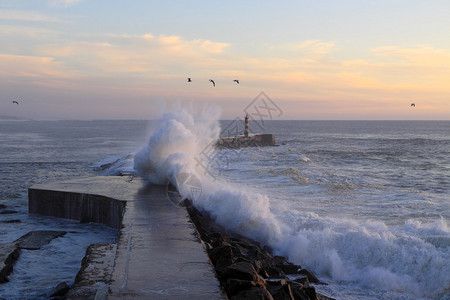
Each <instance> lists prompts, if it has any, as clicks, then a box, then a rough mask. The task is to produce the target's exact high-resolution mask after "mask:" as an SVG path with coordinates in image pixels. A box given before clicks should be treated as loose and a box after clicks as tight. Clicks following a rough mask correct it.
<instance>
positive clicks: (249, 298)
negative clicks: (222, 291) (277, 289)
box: [230, 287, 274, 300]
mask: <svg viewBox="0 0 450 300" xmlns="http://www.w3.org/2000/svg"><path fill="white" fill-rule="evenodd" d="M253 299H255V300H256V299H258V300H274V299H273V297H272V295H271V294H270V293H269V291H268V290H267V289H265V288H263V287H252V288H249V289H247V290H244V291H242V292H240V293H239V294H237V295H235V296H232V297H231V298H230V300H253Z"/></svg>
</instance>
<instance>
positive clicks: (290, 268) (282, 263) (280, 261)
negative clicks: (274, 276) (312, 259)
mask: <svg viewBox="0 0 450 300" xmlns="http://www.w3.org/2000/svg"><path fill="white" fill-rule="evenodd" d="M273 261H274V263H275V265H276V266H277V267H278V268H280V269H281V271H283V272H284V273H285V274H296V273H297V271H298V270H299V269H301V267H300V266H298V265H294V264H292V263H290V262H288V261H287V260H286V258H285V257H283V256H274V257H273Z"/></svg>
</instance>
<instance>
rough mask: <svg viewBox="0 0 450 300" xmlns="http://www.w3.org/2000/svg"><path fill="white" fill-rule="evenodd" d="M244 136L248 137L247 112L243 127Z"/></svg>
mask: <svg viewBox="0 0 450 300" xmlns="http://www.w3.org/2000/svg"><path fill="white" fill-rule="evenodd" d="M244 136H245V137H248V114H246V115H245V129H244Z"/></svg>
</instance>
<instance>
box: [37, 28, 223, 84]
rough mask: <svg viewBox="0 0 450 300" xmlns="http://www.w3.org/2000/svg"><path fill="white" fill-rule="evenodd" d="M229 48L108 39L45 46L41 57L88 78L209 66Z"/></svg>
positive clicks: (175, 39)
mask: <svg viewBox="0 0 450 300" xmlns="http://www.w3.org/2000/svg"><path fill="white" fill-rule="evenodd" d="M228 46H229V44H226V43H220V42H213V41H210V40H203V39H196V40H185V39H183V38H182V37H180V36H165V35H160V36H157V37H155V36H153V35H152V34H144V35H108V36H107V38H106V39H105V41H104V42H86V41H82V42H76V43H71V44H69V45H47V46H42V47H40V48H39V53H40V55H43V56H49V57H57V58H58V59H59V60H62V61H67V63H68V64H72V65H74V66H77V68H79V70H80V72H83V71H84V72H89V73H90V74H98V75H100V74H104V73H108V72H113V73H144V72H156V73H166V74H167V72H169V73H170V72H174V70H175V72H180V71H182V68H183V67H188V66H193V65H196V66H197V67H198V66H201V65H203V64H208V63H209V64H211V63H212V62H213V61H214V58H215V57H216V56H218V55H221V54H224V52H225V48H226V47H228Z"/></svg>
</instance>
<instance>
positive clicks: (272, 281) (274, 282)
mask: <svg viewBox="0 0 450 300" xmlns="http://www.w3.org/2000/svg"><path fill="white" fill-rule="evenodd" d="M284 284H287V279H279V278H278V279H268V280H266V285H271V286H278V285H284Z"/></svg>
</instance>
